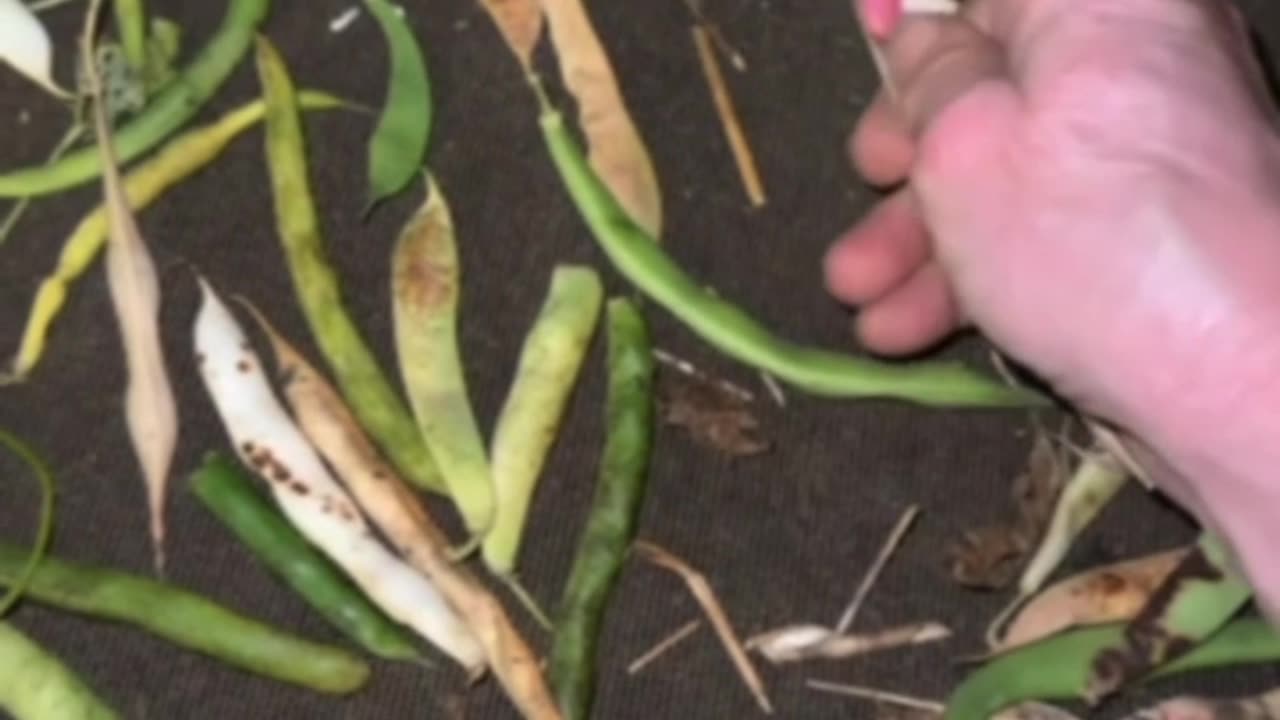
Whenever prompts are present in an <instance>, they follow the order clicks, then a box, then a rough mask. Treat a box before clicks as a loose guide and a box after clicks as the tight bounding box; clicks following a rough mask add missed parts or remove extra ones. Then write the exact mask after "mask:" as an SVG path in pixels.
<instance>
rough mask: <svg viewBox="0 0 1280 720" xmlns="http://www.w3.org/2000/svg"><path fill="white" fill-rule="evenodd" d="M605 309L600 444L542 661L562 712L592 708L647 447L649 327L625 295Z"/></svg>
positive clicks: (586, 713) (577, 716) (582, 714)
mask: <svg viewBox="0 0 1280 720" xmlns="http://www.w3.org/2000/svg"><path fill="white" fill-rule="evenodd" d="M606 316H607V317H606V322H607V327H608V365H609V385H608V391H607V396H606V399H605V413H604V415H605V417H604V420H605V431H606V435H605V443H604V451H603V454H602V457H601V460H600V469H599V479H598V480H597V484H596V489H595V495H594V497H593V498H592V501H591V511H590V514H589V515H588V517H587V524H586V528H585V529H584V530H583V533H582V537H581V538H580V539H579V541H578V549H577V553H576V554H575V556H574V559H573V565H572V566H571V568H570V571H569V579H568V581H567V582H566V583H565V589H564V595H563V597H562V598H561V601H560V607H559V612H558V614H557V617H556V622H555V634H554V636H553V638H552V644H551V651H550V653H549V656H548V663H547V664H548V673H549V680H550V682H551V688H552V692H553V693H555V696H556V700H557V702H558V703H559V705H560V711H561V712H562V713H563V714H564V717H565V718H566V719H567V720H586V718H589V717H590V716H591V706H592V704H593V701H594V696H595V664H596V647H597V641H598V637H599V634H600V628H601V626H602V624H603V622H604V615H605V610H606V607H607V606H608V602H609V597H610V595H611V594H612V592H613V589H614V586H615V584H616V582H617V579H618V576H619V574H620V573H621V571H622V566H623V563H624V562H625V561H626V557H627V549H628V547H629V546H630V544H631V541H632V539H633V537H634V535H635V531H636V523H637V521H638V517H639V514H640V508H641V505H642V504H643V501H644V495H645V485H646V480H647V477H648V470H649V457H650V452H651V450H652V447H653V423H654V400H653V373H654V365H653V350H652V347H651V340H650V337H649V328H648V326H647V325H646V323H645V319H644V316H643V315H642V314H641V313H640V311H639V310H638V309H637V308H636V307H635V305H633V304H632V303H631V302H630V301H628V300H626V299H624V298H615V299H612V300H610V301H609V303H608V307H607V309H606Z"/></svg>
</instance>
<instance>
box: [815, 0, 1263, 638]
mask: <svg viewBox="0 0 1280 720" xmlns="http://www.w3.org/2000/svg"><path fill="white" fill-rule="evenodd" d="M897 4H898V0H888V1H887V2H881V1H880V0H866V5H864V7H863V8H862V13H863V17H864V19H865V21H866V22H867V23H868V28H869V30H870V31H871V32H872V33H873V34H874V35H876V36H879V37H884V38H885V39H884V40H883V44H882V48H883V50H884V52H885V54H886V57H887V58H888V63H889V66H890V72H891V73H892V74H893V80H894V86H895V87H896V88H897V93H898V94H897V96H896V99H895V100H892V101H891V100H890V99H889V98H888V97H886V96H885V95H884V94H881V96H879V97H878V98H877V99H876V100H875V101H874V102H873V104H872V106H871V107H870V108H869V109H868V111H867V112H866V114H865V115H864V116H863V117H862V119H861V121H860V122H859V125H858V127H857V130H856V132H855V134H854V137H853V139H852V142H851V154H852V156H853V161H854V164H855V166H856V167H857V169H858V170H859V172H860V173H861V174H862V175H863V176H864V177H865V178H866V179H867V180H868V181H869V182H871V183H873V184H875V185H878V186H885V187H891V188H892V191H891V193H890V194H889V195H888V196H887V197H886V198H885V199H884V200H883V201H882V202H881V203H880V204H879V205H878V206H877V207H876V208H875V209H873V210H872V211H871V213H870V214H869V215H868V216H867V217H866V218H864V219H863V220H862V221H861V222H860V223H859V224H858V225H856V226H855V227H854V228H852V229H851V230H850V231H849V232H848V233H847V234H846V235H845V236H844V237H842V238H841V239H839V240H838V241H837V242H836V244H835V245H834V246H833V247H832V248H831V251H830V253H829V255H828V257H827V259H826V263H825V266H826V277H827V285H828V287H829V288H830V290H831V292H832V293H833V294H834V295H835V296H836V297H838V298H839V299H841V300H843V301H844V302H847V303H849V304H851V305H858V306H860V307H861V312H860V314H859V318H858V329H859V333H860V336H861V339H862V341H863V342H864V343H865V344H866V346H867V347H869V348H871V349H872V350H874V351H877V352H880V353H883V354H887V355H897V354H904V353H913V352H917V351H920V350H923V349H926V348H928V347H929V346H931V345H933V344H934V343H936V342H938V341H940V340H942V339H943V338H945V337H947V336H948V335H950V334H952V333H954V332H956V331H958V330H961V329H964V328H967V327H976V328H978V329H980V330H981V331H982V332H983V333H984V334H985V335H986V336H987V337H989V338H991V339H992V340H993V341H994V342H996V343H998V344H999V345H1000V346H1001V347H1002V348H1003V349H1004V350H1005V351H1006V352H1008V353H1009V354H1010V355H1012V356H1013V357H1014V358H1016V359H1017V360H1019V361H1021V362H1023V363H1026V364H1027V365H1028V366H1029V367H1031V368H1032V369H1034V370H1036V371H1037V372H1038V373H1039V374H1040V375H1041V376H1042V377H1043V378H1045V379H1046V380H1048V381H1049V382H1050V383H1052V384H1053V385H1054V387H1055V388H1056V390H1057V391H1058V392H1060V393H1061V394H1062V395H1063V396H1064V397H1066V398H1067V399H1068V400H1070V401H1072V402H1073V403H1074V404H1076V405H1077V406H1078V407H1080V408H1081V409H1083V410H1085V411H1086V412H1089V413H1091V414H1094V415H1097V416H1100V417H1103V418H1105V419H1108V420H1110V421H1112V422H1114V423H1115V424H1117V425H1118V426H1119V427H1121V428H1122V429H1123V430H1124V431H1125V433H1126V436H1127V437H1128V438H1129V439H1130V441H1131V442H1132V444H1133V445H1134V448H1135V452H1136V453H1137V454H1138V455H1139V456H1140V457H1141V458H1142V459H1144V460H1145V462H1146V464H1147V465H1148V466H1149V468H1150V470H1151V473H1152V474H1153V476H1154V479H1155V480H1156V481H1157V483H1159V484H1160V485H1161V486H1162V488H1163V489H1164V490H1165V491H1167V492H1168V494H1169V495H1170V496H1172V497H1173V498H1174V499H1175V500H1177V501H1179V502H1180V503H1182V504H1183V505H1184V506H1186V507H1187V508H1188V509H1189V510H1191V511H1192V512H1193V513H1194V514H1195V515H1196V517H1197V519H1198V520H1199V521H1200V522H1201V523H1203V524H1205V525H1206V526H1207V527H1209V528H1211V529H1213V530H1215V531H1217V532H1219V533H1220V534H1222V535H1224V536H1225V537H1226V539H1227V540H1228V541H1229V542H1231V543H1232V544H1233V545H1234V546H1235V548H1236V550H1237V552H1238V554H1239V555H1240V556H1241V559H1242V563H1243V564H1244V566H1245V570H1246V572H1247V573H1248V574H1249V575H1250V579H1251V581H1252V582H1253V584H1254V586H1255V588H1256V589H1257V590H1258V593H1259V597H1260V599H1261V600H1262V604H1263V606H1264V608H1265V609H1266V610H1267V612H1268V614H1269V615H1270V616H1271V617H1272V618H1273V619H1277V620H1280V562H1274V561H1273V560H1272V558H1273V548H1274V547H1275V546H1276V545H1277V544H1278V543H1280V530H1272V529H1271V528H1272V527H1274V523H1275V518H1277V517H1280V480H1273V479H1272V478H1271V475H1272V474H1273V473H1274V472H1275V468H1277V467H1280V411H1276V410H1275V408H1276V407H1277V405H1280V241H1278V240H1277V238H1278V237H1280V137H1278V136H1277V134H1276V127H1277V122H1276V120H1277V114H1276V110H1275V108H1274V107H1273V106H1272V105H1271V104H1270V99H1269V97H1268V96H1267V95H1266V94H1265V92H1266V91H1265V90H1264V89H1263V86H1262V79H1261V78H1262V75H1261V71H1260V69H1259V68H1258V66H1257V64H1256V62H1255V61H1254V59H1253V57H1252V55H1251V54H1250V51H1249V48H1248V45H1247V41H1246V35H1245V33H1244V28H1243V22H1242V21H1241V19H1240V17H1239V16H1238V15H1237V14H1236V13H1235V12H1234V11H1233V9H1231V8H1230V7H1229V4H1228V3H1227V2H1225V0H1220V1H1215V0H970V1H969V2H967V3H966V4H965V9H964V11H963V13H962V16H960V17H955V18H942V17H937V16H929V17H910V16H907V17H900V18H898V19H897V20H896V22H895V21H894V19H893V18H894V13H895V12H897V11H895V10H894V9H893V8H892V7H890V6H895V7H896V6H897Z"/></svg>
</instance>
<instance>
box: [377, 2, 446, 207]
mask: <svg viewBox="0 0 1280 720" xmlns="http://www.w3.org/2000/svg"><path fill="white" fill-rule="evenodd" d="M364 4H365V7H366V8H368V9H369V14H370V15H372V16H373V18H374V19H375V20H377V21H378V26H379V27H380V28H381V29H382V35H383V37H384V38H385V40H386V44H387V55H388V57H387V60H388V62H387V65H388V67H389V73H388V78H387V93H386V99H385V100H384V101H383V103H382V112H381V113H380V114H379V115H378V124H377V127H375V128H374V131H373V135H372V136H370V138H369V161H368V175H369V199H368V202H367V204H366V208H369V209H372V208H373V206H374V205H376V204H377V203H378V202H380V201H382V200H383V199H385V198H387V197H389V196H391V195H394V194H395V193H397V192H400V190H401V189H403V188H404V187H405V186H406V185H408V184H409V181H410V180H413V176H414V175H415V174H417V173H418V172H420V171H421V170H422V163H423V161H424V159H425V157H424V156H425V155H426V152H427V141H428V140H429V139H430V137H431V122H432V118H433V115H434V113H433V108H432V105H431V80H430V78H429V77H428V75H427V62H426V58H425V57H423V53H422V49H421V48H419V47H418V40H417V38H415V37H414V34H413V28H412V27H410V26H409V22H408V20H407V19H406V18H405V17H404V16H403V15H401V14H400V13H398V12H396V10H395V8H394V7H393V6H392V5H391V3H390V2H388V0H365V3H364Z"/></svg>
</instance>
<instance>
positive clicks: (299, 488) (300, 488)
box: [289, 480, 311, 495]
mask: <svg viewBox="0 0 1280 720" xmlns="http://www.w3.org/2000/svg"><path fill="white" fill-rule="evenodd" d="M289 489H290V490H292V491H294V492H295V493H297V494H299V495H306V494H308V493H310V492H311V488H309V487H307V486H306V485H303V484H302V483H300V482H298V481H296V480H295V481H294V482H292V483H290V484H289Z"/></svg>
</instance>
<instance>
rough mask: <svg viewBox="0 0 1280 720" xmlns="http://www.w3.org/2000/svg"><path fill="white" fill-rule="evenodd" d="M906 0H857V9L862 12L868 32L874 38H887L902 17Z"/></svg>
mask: <svg viewBox="0 0 1280 720" xmlns="http://www.w3.org/2000/svg"><path fill="white" fill-rule="evenodd" d="M903 2H904V0H861V2H858V0H855V5H857V6H858V7H857V8H856V10H858V11H861V13H862V22H863V23H865V24H866V28H867V34H869V35H870V36H871V37H873V38H886V37H889V35H890V34H892V33H893V29H894V28H895V27H896V26H897V24H898V20H900V19H901V18H902V4H903Z"/></svg>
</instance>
